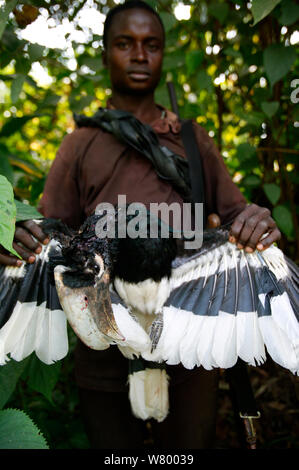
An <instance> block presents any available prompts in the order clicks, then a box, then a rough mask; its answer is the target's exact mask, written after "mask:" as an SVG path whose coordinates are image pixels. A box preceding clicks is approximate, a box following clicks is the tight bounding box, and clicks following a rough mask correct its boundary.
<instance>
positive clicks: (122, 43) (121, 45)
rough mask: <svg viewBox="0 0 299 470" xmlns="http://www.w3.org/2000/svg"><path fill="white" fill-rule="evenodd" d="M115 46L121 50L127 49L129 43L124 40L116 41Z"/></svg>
mask: <svg viewBox="0 0 299 470" xmlns="http://www.w3.org/2000/svg"><path fill="white" fill-rule="evenodd" d="M117 47H118V48H119V49H122V50H124V49H128V47H129V43H128V42H125V41H121V42H118V43H117Z"/></svg>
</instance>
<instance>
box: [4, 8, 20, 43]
mask: <svg viewBox="0 0 299 470" xmlns="http://www.w3.org/2000/svg"><path fill="white" fill-rule="evenodd" d="M17 3H18V2H17V0H7V1H6V2H4V5H3V6H2V7H1V8H0V39H1V37H2V34H3V33H4V30H5V27H6V24H7V20H8V17H9V14H10V12H11V11H12V10H13V9H14V8H15V6H16V4H17Z"/></svg>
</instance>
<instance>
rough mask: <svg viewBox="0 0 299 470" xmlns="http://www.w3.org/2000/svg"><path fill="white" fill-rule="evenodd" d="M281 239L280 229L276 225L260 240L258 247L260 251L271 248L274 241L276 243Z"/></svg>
mask: <svg viewBox="0 0 299 470" xmlns="http://www.w3.org/2000/svg"><path fill="white" fill-rule="evenodd" d="M280 239H281V233H280V231H279V229H278V228H277V227H276V228H275V229H274V230H272V231H271V232H270V233H269V234H268V235H267V236H266V237H265V238H263V239H262V240H260V241H259V242H258V243H257V246H256V247H257V249H258V250H259V251H263V250H265V249H266V248H269V246H270V245H272V243H275V242H277V241H278V240H280Z"/></svg>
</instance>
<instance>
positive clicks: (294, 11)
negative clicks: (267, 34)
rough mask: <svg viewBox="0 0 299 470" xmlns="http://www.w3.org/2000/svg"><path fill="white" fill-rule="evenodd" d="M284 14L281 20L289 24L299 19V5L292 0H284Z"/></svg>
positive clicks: (284, 23)
mask: <svg viewBox="0 0 299 470" xmlns="http://www.w3.org/2000/svg"><path fill="white" fill-rule="evenodd" d="M281 12H282V15H281V17H280V18H279V22H280V23H281V24H283V25H285V26H289V25H291V24H293V23H295V21H297V20H298V19H299V5H298V4H296V3H295V2H293V1H292V0H284V1H283V2H282V4H281Z"/></svg>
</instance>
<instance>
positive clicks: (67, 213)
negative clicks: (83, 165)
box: [39, 131, 83, 228]
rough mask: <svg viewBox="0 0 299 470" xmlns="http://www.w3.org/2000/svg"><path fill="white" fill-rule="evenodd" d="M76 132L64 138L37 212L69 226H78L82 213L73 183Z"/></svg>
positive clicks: (74, 177)
mask: <svg viewBox="0 0 299 470" xmlns="http://www.w3.org/2000/svg"><path fill="white" fill-rule="evenodd" d="M76 135H77V131H74V132H73V133H72V134H69V135H67V136H66V137H65V138H64V139H63V141H62V144H61V146H60V148H59V150H58V152H57V155H56V158H55V160H54V162H53V164H52V167H51V169H50V171H49V173H48V176H47V180H46V184H45V187H44V192H43V195H42V198H41V200H40V203H39V211H40V212H41V213H42V214H43V215H44V216H45V217H53V218H55V219H60V220H62V222H64V223H66V224H67V225H69V226H70V227H73V228H77V227H79V226H80V224H81V223H82V216H83V214H82V210H81V205H80V194H79V188H78V182H77V167H78V157H77V152H76V140H77V138H76Z"/></svg>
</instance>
